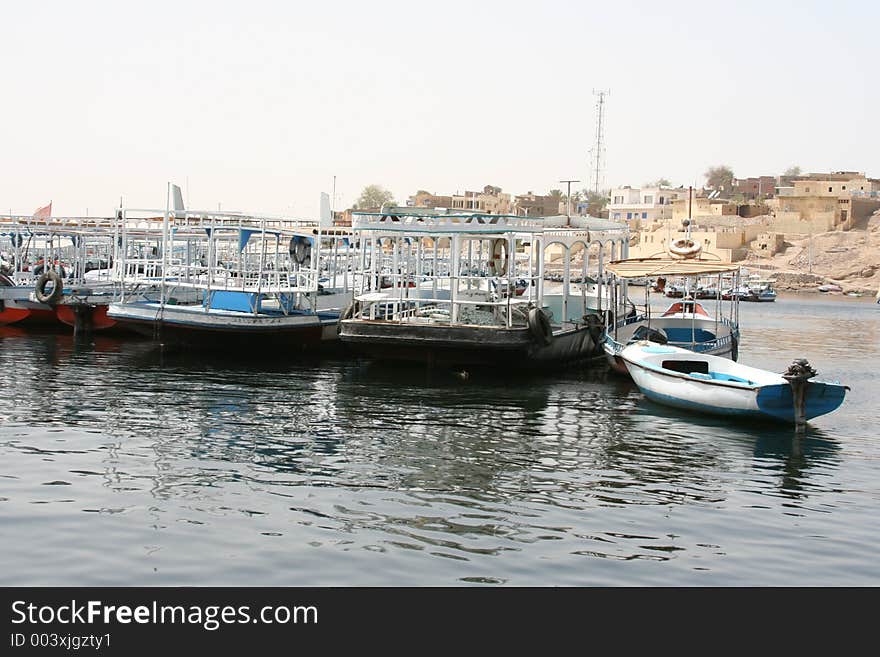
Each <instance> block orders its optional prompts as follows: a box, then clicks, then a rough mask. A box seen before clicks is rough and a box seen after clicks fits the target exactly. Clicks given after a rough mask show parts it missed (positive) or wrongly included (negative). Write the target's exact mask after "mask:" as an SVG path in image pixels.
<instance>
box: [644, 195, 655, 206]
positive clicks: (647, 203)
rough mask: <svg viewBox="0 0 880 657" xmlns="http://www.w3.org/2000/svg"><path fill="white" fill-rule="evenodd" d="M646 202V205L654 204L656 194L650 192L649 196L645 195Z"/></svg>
mask: <svg viewBox="0 0 880 657" xmlns="http://www.w3.org/2000/svg"><path fill="white" fill-rule="evenodd" d="M644 203H645V205H651V204H653V203H654V196H653V194H648V195H647V196H645V201H644Z"/></svg>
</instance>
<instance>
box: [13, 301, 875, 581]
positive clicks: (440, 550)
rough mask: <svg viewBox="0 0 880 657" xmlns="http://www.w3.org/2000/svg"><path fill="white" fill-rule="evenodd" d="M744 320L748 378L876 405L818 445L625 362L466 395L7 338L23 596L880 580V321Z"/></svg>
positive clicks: (864, 304)
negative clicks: (138, 588) (105, 590)
mask: <svg viewBox="0 0 880 657" xmlns="http://www.w3.org/2000/svg"><path fill="white" fill-rule="evenodd" d="M742 311H743V344H742V348H741V351H740V354H741V356H740V360H741V361H742V362H744V363H746V364H749V365H755V366H758V367H764V368H767V369H773V370H777V371H782V370H783V369H785V367H786V366H787V365H788V364H789V363H790V361H791V360H792V359H793V358H795V357H800V356H806V357H808V358H809V360H810V362H811V363H812V364H813V365H814V367H816V368H817V369H818V370H819V372H820V377H822V378H827V379H832V380H833V379H838V380H840V381H841V382H843V383H846V384H848V385H849V386H851V387H852V391H851V393H849V395H848V397H847V400H846V401H845V402H844V405H843V406H842V407H841V408H840V409H839V410H838V411H837V412H835V413H833V414H831V415H828V416H825V417H822V418H818V419H816V420H814V421H813V423H812V425H811V428H810V430H809V432H808V434H807V435H806V436H805V437H803V438H799V439H796V438H794V437H793V432H792V431H789V430H788V429H786V428H779V427H773V426H769V427H768V426H756V425H743V424H734V423H730V422H726V421H718V420H714V419H709V418H706V417H697V416H690V415H687V414H685V413H679V412H676V411H671V410H669V409H666V408H664V407H661V406H655V405H653V404H651V403H649V402H646V401H645V400H643V399H642V398H641V395H640V394H639V392H638V390H637V389H636V388H634V387H633V386H632V385H631V384H630V383H628V382H627V381H624V380H622V379H621V378H619V377H617V376H615V375H611V374H608V373H607V372H606V371H604V369H603V368H598V369H593V370H588V369H586V368H578V369H572V370H568V371H564V372H559V373H555V374H547V375H542V376H538V377H535V376H518V377H507V376H504V377H502V376H497V375H492V374H480V373H476V372H474V373H471V376H470V377H468V378H467V379H462V378H460V377H458V376H456V375H454V374H451V373H447V372H442V371H441V372H433V373H428V372H427V371H426V370H424V369H422V368H418V367H408V368H396V367H390V366H387V365H377V364H370V363H367V362H358V361H356V360H352V359H347V358H344V357H334V358H332V359H326V360H303V359H297V358H287V357H282V356H275V357H270V358H265V357H260V358H257V357H251V356H250V355H248V354H236V355H235V356H234V357H233V356H224V355H217V354H214V355H208V354H199V353H197V352H183V353H181V352H174V351H167V350H162V349H161V348H159V347H157V346H154V345H153V344H151V343H150V342H147V341H141V340H136V339H122V338H110V337H100V336H99V337H96V338H94V339H89V340H85V341H78V340H74V339H73V338H72V337H71V336H69V335H63V334H46V333H43V334H35V333H25V332H23V331H21V330H19V329H14V328H0V366H2V372H3V380H4V383H5V385H4V394H3V396H2V398H0V421H2V426H0V523H2V525H0V526H2V528H3V531H2V536H3V538H2V550H0V584H4V585H153V584H155V585H333V586H349V585H350V586H366V585H379V586H394V585H407V586H413V585H414V586H419V585H461V584H475V585H479V584H509V585H516V586H519V585H603V586H604V585H608V586H626V585H648V586H652V585H672V586H676V585H801V584H804V585H806V584H811V585H878V584H880V559H878V558H877V555H878V548H877V546H878V544H880V523H878V522H877V518H878V506H880V446H878V442H880V441H878V431H877V419H876V409H877V403H876V401H877V398H878V393H877V374H876V368H877V363H878V362H880V307H878V306H877V305H876V304H873V303H871V302H870V300H865V299H846V298H841V297H837V298H798V297H784V296H783V297H780V299H779V300H778V301H777V302H776V303H773V304H743V307H742Z"/></svg>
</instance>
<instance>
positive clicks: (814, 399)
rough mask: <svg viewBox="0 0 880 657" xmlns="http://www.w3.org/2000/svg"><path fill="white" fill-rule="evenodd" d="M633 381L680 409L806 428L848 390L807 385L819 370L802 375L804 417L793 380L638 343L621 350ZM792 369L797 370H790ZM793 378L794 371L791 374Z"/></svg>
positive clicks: (649, 394) (823, 384)
mask: <svg viewBox="0 0 880 657" xmlns="http://www.w3.org/2000/svg"><path fill="white" fill-rule="evenodd" d="M619 355H620V358H621V359H622V360H623V361H624V363H625V364H626V368H627V370H628V371H629V373H630V376H632V379H633V381H635V383H636V385H637V386H638V387H639V390H641V391H642V394H644V395H645V397H647V398H648V399H650V400H652V401H655V402H657V403H658V404H665V405H667V406H673V407H675V408H681V409H685V410H692V411H698V412H703V413H711V414H715V415H725V416H736V417H741V418H751V419H763V420H778V421H782V422H793V423H795V424H800V421H799V418H798V416H799V415H800V418H801V419H802V420H803V421H806V420H810V419H812V418H815V417H818V416H820V415H825V414H826V413H830V412H831V411H833V410H835V409H836V408H837V407H838V406H840V405H841V403H843V398H844V396H845V394H846V391H847V390H849V388H848V387H847V386H844V385H840V384H839V383H828V382H823V381H807V379H808V378H809V376H812V374H814V373H815V372H813V371H812V369H811V368H810V367H809V365H808V364H807V363H806V362H803V363H802V366H801V367H802V369H803V368H805V369H806V371H807V372H808V373H812V374H807V375H806V376H804V375H803V374H801V375H800V381H801V383H802V388H800V389H801V390H802V391H803V407H802V409H800V410H802V413H799V412H798V411H799V409H798V408H797V406H796V404H795V398H796V397H800V396H801V395H800V393H799V392H798V391H796V390H795V388H794V387H793V386H795V385H798V386H800V384H797V383H792V382H790V380H791V379H792V377H791V376H789V378H786V377H785V376H783V375H781V374H777V373H775V372H768V371H767V370H760V369H757V368H754V367H748V366H747V365H742V364H740V363H736V362H734V361H732V360H728V359H726V358H721V357H719V356H712V355H709V354H697V353H694V352H692V351H689V350H687V349H681V348H678V347H673V346H669V345H658V344H656V343H651V342H647V341H639V342H634V343H633V344H631V345H629V346H627V347H626V348H624V349H623V350H622V351H621V352H620V354H619ZM790 371H791V368H790ZM787 374H788V373H787Z"/></svg>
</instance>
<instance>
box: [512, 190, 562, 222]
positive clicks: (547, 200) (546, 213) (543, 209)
mask: <svg viewBox="0 0 880 657" xmlns="http://www.w3.org/2000/svg"><path fill="white" fill-rule="evenodd" d="M559 205H560V203H559V199H557V198H556V197H555V196H542V195H540V194H534V193H533V192H528V193H527V194H520V195H519V196H516V197H514V199H513V212H512V214H516V215H525V216H529V217H553V216H556V215H558V214H560V209H559Z"/></svg>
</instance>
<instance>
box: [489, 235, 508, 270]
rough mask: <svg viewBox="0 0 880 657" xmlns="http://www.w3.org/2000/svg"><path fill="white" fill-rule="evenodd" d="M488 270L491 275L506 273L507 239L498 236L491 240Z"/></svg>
mask: <svg viewBox="0 0 880 657" xmlns="http://www.w3.org/2000/svg"><path fill="white" fill-rule="evenodd" d="M489 271H490V272H492V275H493V276H502V275H504V274H506V273H507V240H503V239H500V238H499V239H497V240H495V241H493V242H492V255H491V257H490V258H489Z"/></svg>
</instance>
